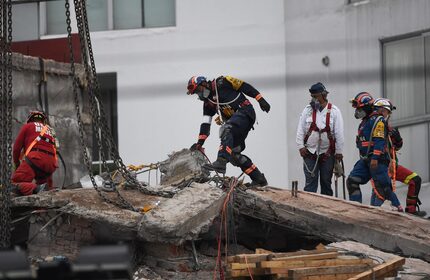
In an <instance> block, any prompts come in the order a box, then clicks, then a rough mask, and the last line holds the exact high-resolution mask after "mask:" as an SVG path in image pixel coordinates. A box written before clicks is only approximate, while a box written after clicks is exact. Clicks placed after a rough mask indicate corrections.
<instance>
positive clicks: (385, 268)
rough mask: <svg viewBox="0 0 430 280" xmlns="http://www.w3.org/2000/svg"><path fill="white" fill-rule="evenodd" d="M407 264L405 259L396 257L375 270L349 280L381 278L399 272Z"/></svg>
mask: <svg viewBox="0 0 430 280" xmlns="http://www.w3.org/2000/svg"><path fill="white" fill-rule="evenodd" d="M404 264H405V258H402V257H396V258H393V259H391V260H389V261H387V262H385V263H383V264H380V265H377V266H375V267H374V268H372V269H370V270H367V271H365V272H362V273H360V274H358V275H356V276H354V277H351V278H349V280H372V279H373V278H375V277H381V276H383V275H384V274H386V273H389V272H390V271H393V270H398V269H399V268H401V267H402V266H403V265H404Z"/></svg>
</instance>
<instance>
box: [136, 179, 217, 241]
mask: <svg viewBox="0 0 430 280" xmlns="http://www.w3.org/2000/svg"><path fill="white" fill-rule="evenodd" d="M224 195H225V194H224V193H223V191H222V190H220V189H218V188H215V187H213V186H211V185H209V184H199V183H192V184H191V185H190V187H188V188H185V189H183V190H182V191H180V192H179V193H178V194H177V195H176V196H175V197H173V198H172V199H169V200H166V201H165V202H164V203H162V204H160V206H159V207H157V209H156V211H151V212H149V213H147V215H144V216H143V218H142V219H141V220H140V222H139V227H138V234H139V237H140V238H142V239H143V240H145V241H149V242H167V243H178V244H180V243H182V242H183V241H185V240H192V239H195V238H196V237H197V236H198V235H199V234H200V233H201V232H202V229H203V228H204V227H207V226H209V225H210V223H211V222H212V220H213V219H214V218H215V217H216V216H218V214H219V211H220V209H221V204H222V202H223V201H224Z"/></svg>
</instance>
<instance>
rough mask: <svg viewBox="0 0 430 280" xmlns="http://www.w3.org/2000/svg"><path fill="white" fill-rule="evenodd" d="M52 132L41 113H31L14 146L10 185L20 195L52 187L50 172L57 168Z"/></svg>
mask: <svg viewBox="0 0 430 280" xmlns="http://www.w3.org/2000/svg"><path fill="white" fill-rule="evenodd" d="M54 135H55V133H54V132H53V129H52V128H51V127H50V126H49V125H48V124H47V118H46V115H45V114H44V113H43V112H40V111H32V112H30V114H29V115H28V118H27V123H26V124H25V125H23V126H22V128H21V130H20V131H19V133H18V136H17V138H16V140H15V143H14V145H13V162H14V164H15V168H16V170H15V172H14V173H13V174H12V184H14V185H15V186H16V187H17V189H18V194H19V195H31V194H34V193H38V192H40V191H43V190H45V189H46V188H47V189H49V190H51V189H53V182H52V174H53V173H54V171H55V169H56V168H57V167H58V165H57V154H56V143H55V137H54Z"/></svg>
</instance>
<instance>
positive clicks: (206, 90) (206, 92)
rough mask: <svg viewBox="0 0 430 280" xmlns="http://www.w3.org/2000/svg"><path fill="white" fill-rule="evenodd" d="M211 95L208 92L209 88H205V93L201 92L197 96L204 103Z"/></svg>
mask: <svg viewBox="0 0 430 280" xmlns="http://www.w3.org/2000/svg"><path fill="white" fill-rule="evenodd" d="M210 93H211V92H210V90H208V89H207V88H203V91H200V92H198V93H197V94H198V96H199V99H200V100H202V101H203V100H205V99H207V98H208V97H209V94H210Z"/></svg>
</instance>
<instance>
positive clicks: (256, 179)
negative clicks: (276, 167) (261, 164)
mask: <svg viewBox="0 0 430 280" xmlns="http://www.w3.org/2000/svg"><path fill="white" fill-rule="evenodd" d="M249 177H251V179H252V182H251V183H250V184H249V185H247V187H248V188H256V187H264V186H267V180H266V177H265V176H264V174H263V173H261V172H260V170H258V168H255V169H254V171H252V172H251V173H250V174H249Z"/></svg>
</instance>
